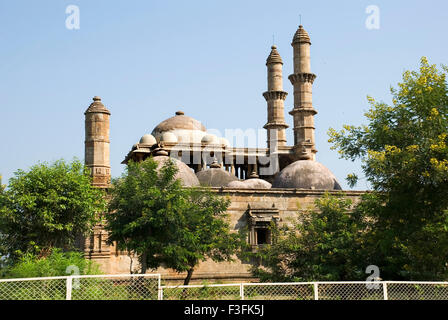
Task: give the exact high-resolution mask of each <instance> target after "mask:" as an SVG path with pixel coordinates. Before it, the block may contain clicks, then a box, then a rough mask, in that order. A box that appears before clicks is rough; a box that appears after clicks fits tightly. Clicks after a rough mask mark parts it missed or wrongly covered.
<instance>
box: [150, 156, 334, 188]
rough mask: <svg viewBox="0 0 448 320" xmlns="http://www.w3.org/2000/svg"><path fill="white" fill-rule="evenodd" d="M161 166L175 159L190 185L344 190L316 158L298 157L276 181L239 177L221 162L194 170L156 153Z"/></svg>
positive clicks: (183, 176) (185, 181) (184, 179)
mask: <svg viewBox="0 0 448 320" xmlns="http://www.w3.org/2000/svg"><path fill="white" fill-rule="evenodd" d="M153 159H154V160H155V161H156V162H158V163H159V166H160V165H163V164H165V163H166V161H168V160H169V159H171V160H172V161H173V162H174V163H175V165H176V167H177V169H178V172H177V174H176V177H175V178H176V179H180V180H181V183H182V184H183V185H184V186H186V187H194V186H200V185H202V186H209V187H228V188H235V189H271V188H295V189H315V190H341V186H340V185H339V183H338V182H337V180H336V177H335V176H334V175H333V173H331V171H330V170H329V169H327V168H326V167H325V166H324V165H322V164H321V163H319V162H316V161H312V160H298V161H296V162H293V163H291V164H290V165H288V166H287V167H286V168H284V169H283V170H282V171H281V172H280V173H279V174H278V175H277V176H276V177H275V179H274V182H273V184H272V185H271V184H270V183H269V182H267V181H265V180H263V179H259V178H258V177H249V179H247V180H243V181H242V180H239V179H238V178H237V177H236V176H234V175H233V174H231V173H230V172H227V171H225V170H223V169H222V168H221V167H219V165H213V164H212V165H211V167H210V168H209V169H206V170H203V171H199V172H198V173H196V174H195V173H194V172H193V171H192V170H191V168H190V167H188V166H187V165H186V164H185V163H183V162H182V161H179V160H177V159H173V158H170V157H168V156H155V157H154V158H153Z"/></svg>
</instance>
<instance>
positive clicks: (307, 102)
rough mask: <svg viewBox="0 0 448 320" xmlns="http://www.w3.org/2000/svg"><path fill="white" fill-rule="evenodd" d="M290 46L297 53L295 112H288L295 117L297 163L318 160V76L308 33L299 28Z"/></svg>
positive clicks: (294, 83) (293, 76)
mask: <svg viewBox="0 0 448 320" xmlns="http://www.w3.org/2000/svg"><path fill="white" fill-rule="evenodd" d="M291 46H292V47H293V49H294V73H293V74H291V75H290V76H289V77H288V79H289V80H290V81H291V83H292V85H293V86H294V109H293V110H292V111H290V112H289V114H291V115H292V116H293V117H294V148H295V153H296V154H297V155H298V159H301V160H308V159H309V160H316V152H317V150H316V147H315V140H314V129H315V128H314V115H315V114H317V111H316V110H314V108H313V93H312V90H313V82H314V79H316V75H315V74H313V73H311V63H310V47H311V41H310V37H309V36H308V33H307V32H306V31H305V29H303V27H302V26H299V29H297V32H296V33H295V35H294V38H293V40H292V43H291Z"/></svg>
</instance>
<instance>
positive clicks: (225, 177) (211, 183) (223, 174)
mask: <svg viewBox="0 0 448 320" xmlns="http://www.w3.org/2000/svg"><path fill="white" fill-rule="evenodd" d="M196 176H197V177H198V180H199V182H200V183H201V185H205V186H208V187H225V186H227V185H228V184H229V183H230V182H232V181H236V180H238V178H237V177H236V176H234V175H233V174H231V173H230V172H227V171H225V170H223V169H221V168H210V169H206V170H203V171H199V172H198V173H196Z"/></svg>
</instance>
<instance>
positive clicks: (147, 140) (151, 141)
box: [139, 134, 157, 146]
mask: <svg viewBox="0 0 448 320" xmlns="http://www.w3.org/2000/svg"><path fill="white" fill-rule="evenodd" d="M139 143H141V144H147V145H150V146H153V145H155V144H156V143H157V141H156V138H154V136H153V135H152V134H145V135H144V136H143V137H142V138H141V139H140V142H139Z"/></svg>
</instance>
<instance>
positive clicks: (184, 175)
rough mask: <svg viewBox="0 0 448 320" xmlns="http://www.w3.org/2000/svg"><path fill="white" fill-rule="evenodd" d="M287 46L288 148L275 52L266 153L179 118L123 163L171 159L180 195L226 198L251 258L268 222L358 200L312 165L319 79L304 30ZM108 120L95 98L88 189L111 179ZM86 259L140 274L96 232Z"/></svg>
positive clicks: (89, 117) (206, 276)
mask: <svg viewBox="0 0 448 320" xmlns="http://www.w3.org/2000/svg"><path fill="white" fill-rule="evenodd" d="M291 45H292V47H293V61H294V63H293V65H294V70H293V72H292V74H291V75H290V76H289V77H288V79H289V80H290V82H291V84H292V86H293V88H294V91H293V92H294V107H293V108H292V110H291V111H289V114H290V115H291V116H292V117H293V123H294V127H293V128H292V130H293V132H294V144H293V145H287V141H286V130H287V129H288V125H287V124H286V122H285V114H284V101H285V99H286V96H287V94H288V93H287V92H286V91H284V89H283V70H282V68H283V61H282V58H281V57H280V54H279V52H278V51H277V47H276V46H272V47H271V52H270V54H269V56H268V57H267V60H266V66H267V91H266V92H264V93H263V97H264V98H265V99H266V104H267V122H266V124H265V125H264V129H266V130H267V148H241V147H237V146H231V145H230V143H229V141H228V140H226V139H225V138H220V137H218V136H216V135H213V134H209V133H207V129H206V128H205V126H204V125H203V124H202V123H201V122H200V121H198V120H196V119H193V118H191V117H189V116H188V115H186V114H184V112H182V111H177V112H175V115H174V116H173V117H171V118H169V119H166V120H164V121H162V122H160V123H159V124H158V125H157V126H156V127H155V128H154V130H152V132H151V134H149V133H147V134H144V135H143V136H142V137H141V139H140V140H139V142H138V143H136V144H134V145H133V146H132V148H131V149H130V151H129V152H128V153H127V155H125V157H124V160H123V162H122V163H123V164H126V163H127V162H128V161H129V160H133V161H142V160H144V159H146V158H147V157H153V159H154V160H155V161H157V162H158V163H159V164H163V163H164V162H165V161H167V160H168V159H170V158H171V159H173V161H174V162H175V164H176V166H177V168H178V169H179V171H178V173H177V178H178V179H180V180H181V182H182V184H183V185H184V186H185V187H191V186H200V185H203V186H209V187H211V190H212V191H213V192H216V193H217V194H218V195H220V196H225V197H229V198H230V200H231V204H230V206H229V208H228V211H227V213H228V215H229V219H230V220H229V222H230V226H231V228H232V229H233V230H234V231H237V230H239V229H241V228H248V230H249V233H248V239H247V241H248V242H249V243H250V245H251V246H252V248H253V249H255V250H256V248H257V247H258V246H262V245H264V244H266V243H269V242H270V241H271V237H270V231H269V228H268V227H269V225H270V224H271V222H274V223H277V224H282V223H287V221H289V220H290V218H300V216H301V215H304V214H306V212H307V210H308V209H309V208H312V207H313V205H314V201H315V200H316V199H317V198H319V197H321V196H322V195H323V194H324V193H325V192H330V193H343V194H344V196H346V197H348V198H352V199H356V198H358V197H359V196H360V195H361V194H362V192H361V191H342V190H341V186H340V185H339V183H338V181H337V180H336V178H335V176H334V175H333V174H332V172H331V171H330V170H329V169H328V168H326V167H325V166H324V165H322V164H321V163H319V162H318V161H317V160H316V153H317V149H316V145H315V132H314V131H315V127H314V116H315V115H316V114H317V111H316V110H315V109H314V107H313V102H312V87H313V82H314V80H315V79H316V75H315V74H313V73H312V72H311V67H310V66H311V65H310V47H311V41H310V37H309V35H308V33H307V31H305V29H304V28H303V26H299V28H298V29H297V31H296V32H295V34H294V36H293V39H292V43H291ZM109 118H110V112H109V110H108V109H107V108H106V107H105V106H104V105H103V103H102V102H101V99H100V98H99V97H94V98H93V103H92V104H91V105H90V106H89V107H88V109H87V110H86V112H85V135H86V139H85V164H86V166H87V167H88V168H90V170H91V174H92V176H93V185H94V186H96V187H98V188H105V189H107V188H108V187H109V186H110V177H111V173H110V169H111V168H110V160H109V150H110V141H109ZM143 130H144V129H143ZM142 133H144V131H143V132H142ZM84 251H85V254H86V256H87V257H88V258H90V259H92V260H94V261H96V262H97V263H99V264H100V265H101V267H102V269H103V271H104V272H105V273H107V274H114V273H129V272H130V271H131V270H130V268H131V265H133V266H134V268H137V267H138V264H137V263H136V262H135V261H134V260H135V258H133V257H129V256H128V255H127V254H126V253H125V252H120V251H118V250H117V249H116V248H115V247H114V246H113V245H108V244H107V232H106V231H105V230H104V229H103V228H102V226H101V225H98V226H97V227H95V229H94V232H93V233H92V235H91V236H90V238H88V239H86V241H85V244H84ZM131 260H132V261H133V262H134V263H133V264H131ZM249 267H250V264H248V263H244V262H242V261H239V260H237V261H234V262H220V263H215V262H213V261H205V262H202V263H201V264H200V265H199V266H198V267H197V268H196V270H195V272H194V273H193V278H192V280H193V281H195V280H196V281H203V280H226V281H242V280H250V279H251V277H252V276H251V274H250V272H249ZM151 272H158V273H161V274H162V277H163V278H164V279H166V280H173V281H176V280H180V279H183V278H184V277H185V275H183V274H178V273H176V272H175V271H173V270H169V269H160V270H153V271H151Z"/></svg>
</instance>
